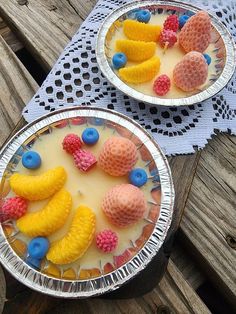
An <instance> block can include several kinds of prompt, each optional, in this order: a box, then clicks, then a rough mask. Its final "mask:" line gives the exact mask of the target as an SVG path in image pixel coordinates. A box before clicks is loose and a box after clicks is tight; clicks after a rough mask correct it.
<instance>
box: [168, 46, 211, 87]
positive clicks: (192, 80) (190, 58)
mask: <svg viewBox="0 0 236 314" xmlns="http://www.w3.org/2000/svg"><path fill="white" fill-rule="evenodd" d="M207 75H208V66H207V63H206V61H205V59H204V57H203V55H202V54H201V53H200V52H197V51H191V52H189V53H187V54H186V55H185V56H184V57H183V59H182V60H181V61H180V62H179V63H177V64H176V66H175V68H174V72H173V79H174V82H175V84H176V86H177V87H179V88H180V89H182V90H183V91H186V92H187V91H192V90H194V89H196V88H197V87H198V86H200V85H202V84H204V83H205V81H206V79H207Z"/></svg>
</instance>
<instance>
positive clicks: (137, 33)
mask: <svg viewBox="0 0 236 314" xmlns="http://www.w3.org/2000/svg"><path fill="white" fill-rule="evenodd" d="M123 30H124V34H125V35H126V36H127V37H128V38H129V39H133V40H142V41H154V42H157V41H158V39H159V36H160V33H161V26H159V25H152V24H145V23H141V22H138V21H134V20H125V21H124V24H123Z"/></svg>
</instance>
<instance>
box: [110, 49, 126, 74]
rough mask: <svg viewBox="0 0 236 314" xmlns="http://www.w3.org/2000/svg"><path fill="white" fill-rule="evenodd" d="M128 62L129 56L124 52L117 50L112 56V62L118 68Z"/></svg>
mask: <svg viewBox="0 0 236 314" xmlns="http://www.w3.org/2000/svg"><path fill="white" fill-rule="evenodd" d="M126 63H127V57H126V55H125V54H124V53H123V52H117V53H116V54H114V56H113V58H112V64H113V66H114V68H115V69H116V70H118V69H120V68H123V67H124V66H125V65H126Z"/></svg>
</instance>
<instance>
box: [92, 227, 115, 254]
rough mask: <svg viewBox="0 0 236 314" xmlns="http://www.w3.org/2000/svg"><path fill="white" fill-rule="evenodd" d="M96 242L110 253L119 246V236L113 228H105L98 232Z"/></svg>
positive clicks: (102, 249)
mask: <svg viewBox="0 0 236 314" xmlns="http://www.w3.org/2000/svg"><path fill="white" fill-rule="evenodd" d="M96 244H97V247H98V248H99V249H100V250H101V251H103V252H104V253H110V252H112V251H114V250H115V248H116V247H117V244H118V236H117V234H116V233H115V232H114V231H112V230H103V231H101V232H99V233H98V234H97V236H96Z"/></svg>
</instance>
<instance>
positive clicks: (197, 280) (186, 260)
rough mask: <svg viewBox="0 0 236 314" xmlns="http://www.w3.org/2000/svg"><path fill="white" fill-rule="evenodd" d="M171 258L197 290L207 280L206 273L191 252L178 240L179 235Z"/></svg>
mask: <svg viewBox="0 0 236 314" xmlns="http://www.w3.org/2000/svg"><path fill="white" fill-rule="evenodd" d="M170 258H171V260H172V262H173V263H174V264H175V266H176V267H177V268H178V270H179V272H181V274H182V276H183V277H184V279H185V280H186V281H187V282H188V283H189V285H190V286H191V287H192V288H193V289H194V290H195V291H196V290H197V289H198V288H199V287H200V286H201V285H202V284H203V283H204V282H205V275H204V274H203V272H202V271H201V270H200V269H199V266H198V264H197V263H196V261H194V259H193V258H192V256H191V255H190V254H189V252H188V251H187V250H186V249H184V248H183V247H182V245H181V243H180V242H179V241H178V237H177V239H176V240H175V244H174V247H173V249H172V252H171V257H170Z"/></svg>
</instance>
